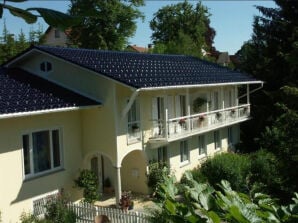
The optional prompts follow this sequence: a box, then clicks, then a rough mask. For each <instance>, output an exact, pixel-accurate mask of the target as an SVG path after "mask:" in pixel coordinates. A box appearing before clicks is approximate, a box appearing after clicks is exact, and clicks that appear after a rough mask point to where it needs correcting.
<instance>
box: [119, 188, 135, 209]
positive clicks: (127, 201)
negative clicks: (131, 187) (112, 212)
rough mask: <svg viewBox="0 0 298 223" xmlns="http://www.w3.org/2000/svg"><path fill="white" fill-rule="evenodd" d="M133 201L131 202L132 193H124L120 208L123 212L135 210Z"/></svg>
mask: <svg viewBox="0 0 298 223" xmlns="http://www.w3.org/2000/svg"><path fill="white" fill-rule="evenodd" d="M133 204H134V203H133V201H132V200H131V195H130V192H124V193H123V194H122V196H121V199H120V203H119V205H120V207H121V209H122V211H127V210H131V209H130V208H133Z"/></svg>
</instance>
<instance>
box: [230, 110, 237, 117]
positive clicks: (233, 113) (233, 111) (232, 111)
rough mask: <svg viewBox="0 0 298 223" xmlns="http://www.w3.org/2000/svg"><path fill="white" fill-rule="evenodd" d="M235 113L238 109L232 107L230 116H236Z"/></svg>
mask: <svg viewBox="0 0 298 223" xmlns="http://www.w3.org/2000/svg"><path fill="white" fill-rule="evenodd" d="M235 113H236V110H235V109H232V110H231V113H230V116H231V117H234V116H235Z"/></svg>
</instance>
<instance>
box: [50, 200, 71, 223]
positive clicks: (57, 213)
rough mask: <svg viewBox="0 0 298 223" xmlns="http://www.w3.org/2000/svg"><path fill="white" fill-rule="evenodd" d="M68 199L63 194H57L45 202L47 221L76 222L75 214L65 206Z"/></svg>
mask: <svg viewBox="0 0 298 223" xmlns="http://www.w3.org/2000/svg"><path fill="white" fill-rule="evenodd" d="M67 204H68V200H67V199H66V198H65V197H64V196H58V197H57V198H56V199H52V200H50V201H48V202H47V204H46V214H45V219H46V220H48V221H49V222H61V223H62V222H63V223H73V222H76V218H77V217H76V214H75V213H74V212H73V211H71V210H69V209H68V207H67Z"/></svg>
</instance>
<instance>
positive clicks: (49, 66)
mask: <svg viewBox="0 0 298 223" xmlns="http://www.w3.org/2000/svg"><path fill="white" fill-rule="evenodd" d="M40 70H41V71H43V72H49V71H51V70H52V64H51V63H50V62H47V61H45V62H42V63H41V64H40Z"/></svg>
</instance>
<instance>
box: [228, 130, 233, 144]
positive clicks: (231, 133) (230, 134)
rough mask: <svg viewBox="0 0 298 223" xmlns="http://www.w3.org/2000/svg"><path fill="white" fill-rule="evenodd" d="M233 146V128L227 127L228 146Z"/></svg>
mask: <svg viewBox="0 0 298 223" xmlns="http://www.w3.org/2000/svg"><path fill="white" fill-rule="evenodd" d="M232 144H233V127H228V145H232Z"/></svg>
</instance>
